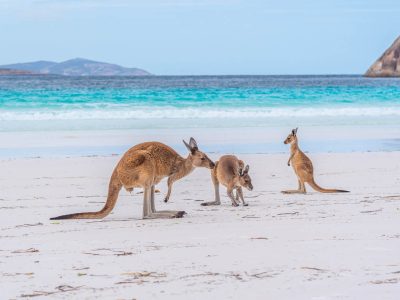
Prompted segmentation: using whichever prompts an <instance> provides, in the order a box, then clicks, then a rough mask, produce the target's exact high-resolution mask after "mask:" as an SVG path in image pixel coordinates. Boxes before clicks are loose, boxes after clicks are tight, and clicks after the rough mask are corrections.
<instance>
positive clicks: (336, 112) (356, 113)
mask: <svg viewBox="0 0 400 300" xmlns="http://www.w3.org/2000/svg"><path fill="white" fill-rule="evenodd" d="M385 116H394V117H396V116H400V107H396V106H391V107H347V108H344V107H321V108H316V107H314V108H293V107H288V108H265V107H264V108H260V107H258V108H254V107H242V108H226V109H222V108H200V107H199V108H173V107H165V108H162V107H158V108H154V107H142V108H136V107H135V108H132V107H124V108H118V109H115V108H114V109H69V110H19V111H17V110H14V111H13V110H0V120H1V121H34V120H113V119H116V120H118V119H126V120H129V119H220V118H225V119H235V118H249V119H250V118H293V117H296V118H314V117H385Z"/></svg>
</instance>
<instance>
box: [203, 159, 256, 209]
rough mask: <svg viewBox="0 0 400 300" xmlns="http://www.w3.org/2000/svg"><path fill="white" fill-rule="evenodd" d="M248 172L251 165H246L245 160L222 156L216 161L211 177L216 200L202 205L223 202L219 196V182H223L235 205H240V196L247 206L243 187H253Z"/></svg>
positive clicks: (250, 188)
mask: <svg viewBox="0 0 400 300" xmlns="http://www.w3.org/2000/svg"><path fill="white" fill-rule="evenodd" d="M248 172H249V166H248V165H247V166H246V167H244V163H243V161H242V160H240V159H238V158H237V157H236V156H234V155H224V156H222V157H221V158H220V159H219V161H217V162H216V163H215V167H214V169H212V170H211V179H212V182H213V184H214V190H215V201H213V202H204V203H202V204H201V205H203V206H208V205H220V204H221V201H220V196H219V184H220V183H221V184H222V185H223V186H225V187H226V188H227V194H228V196H229V198H230V199H231V201H232V205H233V206H238V205H239V198H240V199H241V200H242V203H243V205H244V206H247V205H248V204H247V203H245V201H244V198H243V191H242V187H245V188H247V189H249V190H250V191H251V190H252V189H253V185H252V184H251V178H250V175H249V174H248ZM233 190H236V199H235V198H234V196H233Z"/></svg>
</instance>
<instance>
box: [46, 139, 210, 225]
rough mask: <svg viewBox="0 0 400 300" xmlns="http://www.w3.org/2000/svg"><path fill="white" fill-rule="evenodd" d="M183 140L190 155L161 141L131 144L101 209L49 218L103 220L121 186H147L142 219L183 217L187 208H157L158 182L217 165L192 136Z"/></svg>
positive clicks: (114, 176) (129, 187) (127, 188)
mask: <svg viewBox="0 0 400 300" xmlns="http://www.w3.org/2000/svg"><path fill="white" fill-rule="evenodd" d="M183 143H184V144H185V146H186V147H187V149H188V150H189V151H190V153H189V155H188V157H187V158H183V157H182V156H180V155H179V154H178V153H177V152H175V150H173V149H172V148H170V147H169V146H167V145H164V144H162V143H159V142H146V143H142V144H138V145H136V146H134V147H132V148H131V149H129V150H128V151H127V152H126V153H125V154H124V155H123V156H122V158H121V160H120V161H119V162H118V164H117V166H116V167H115V169H114V171H113V173H112V175H111V179H110V183H109V188H108V197H107V201H106V203H105V205H104V207H103V208H102V209H101V210H100V211H97V212H84V213H76V214H69V215H63V216H59V217H55V218H51V219H50V220H62V219H102V218H104V217H105V216H107V215H108V214H109V213H110V212H111V211H112V209H113V208H114V206H115V203H116V202H117V199H118V194H119V192H120V190H121V188H122V187H124V188H125V189H126V190H127V191H129V192H132V191H133V189H134V188H137V187H141V188H143V189H144V193H143V194H144V199H143V219H155V218H181V217H183V215H184V214H185V212H184V211H172V210H163V211H157V210H156V209H155V206H154V190H155V188H154V187H155V185H156V184H158V183H159V182H160V181H161V180H162V179H163V178H165V177H167V176H171V175H172V174H179V176H178V177H179V178H182V177H184V176H186V175H188V174H189V173H191V172H192V171H193V170H194V168H196V167H206V168H209V169H212V168H214V163H213V162H212V161H211V160H210V159H209V158H208V157H207V155H206V154H204V153H203V152H201V151H200V150H199V148H198V146H197V143H196V141H195V140H194V139H193V138H190V141H189V144H188V143H186V142H185V141H183Z"/></svg>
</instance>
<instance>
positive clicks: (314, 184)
mask: <svg viewBox="0 0 400 300" xmlns="http://www.w3.org/2000/svg"><path fill="white" fill-rule="evenodd" d="M308 184H309V185H310V186H311V187H312V188H313V189H314V190H316V191H318V192H321V193H349V192H350V191H346V190H336V189H324V188H322V187H320V186H319V185H318V184H316V183H315V181H314V178H313V179H312V180H311V181H310V182H308Z"/></svg>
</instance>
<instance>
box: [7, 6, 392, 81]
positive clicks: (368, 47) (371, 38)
mask: <svg viewBox="0 0 400 300" xmlns="http://www.w3.org/2000/svg"><path fill="white" fill-rule="evenodd" d="M399 15H400V1H399V0H375V1H372V0H279V1H272V0H271V1H270V0H260V1H258V0H253V1H251V0H247V1H245V0H242V1H241V0H231V1H227V0H226V1H225V0H203V1H202V0H165V1H162V0H143V1H135V0H113V1H106V0H79V1H78V0H36V1H35V0H0V37H1V55H0V64H7V63H14V62H23V61H33V60H42V59H43V60H54V61H62V60H66V59H69V58H74V57H84V58H90V59H94V60H100V61H106V62H112V63H117V64H121V65H124V66H129V67H140V68H144V69H146V70H148V71H150V72H152V73H154V74H165V75H175V74H176V75H183V74H190V75H192V74H193V75H198V74H359V73H363V72H364V71H365V70H366V69H367V68H368V67H369V65H370V64H371V63H372V62H373V61H374V60H375V59H377V58H378V56H379V55H381V53H382V52H383V51H384V50H385V49H386V48H387V47H388V46H389V45H390V44H391V43H392V42H393V40H394V39H395V38H396V37H397V36H399V35H400V17H399Z"/></svg>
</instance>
